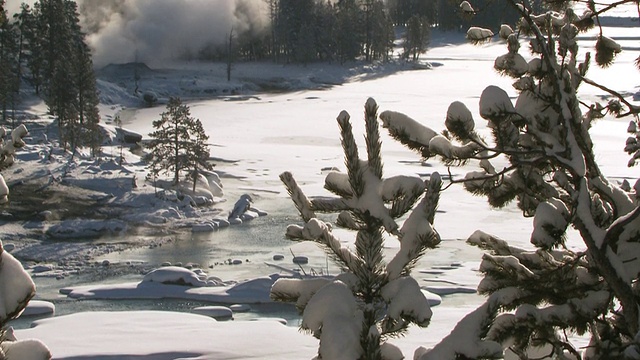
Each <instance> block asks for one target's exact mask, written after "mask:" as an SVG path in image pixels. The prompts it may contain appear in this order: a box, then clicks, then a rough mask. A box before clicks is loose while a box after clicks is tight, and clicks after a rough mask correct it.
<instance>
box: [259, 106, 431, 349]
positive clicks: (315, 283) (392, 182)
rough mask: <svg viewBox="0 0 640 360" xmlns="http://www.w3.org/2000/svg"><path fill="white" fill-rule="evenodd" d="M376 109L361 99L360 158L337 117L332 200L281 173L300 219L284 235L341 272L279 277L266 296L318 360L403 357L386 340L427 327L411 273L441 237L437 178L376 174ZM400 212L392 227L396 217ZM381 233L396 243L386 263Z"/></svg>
mask: <svg viewBox="0 0 640 360" xmlns="http://www.w3.org/2000/svg"><path fill="white" fill-rule="evenodd" d="M377 111H378V106H377V104H376V102H375V101H374V100H373V99H369V100H367V102H366V105H365V122H366V136H365V140H366V147H367V160H361V159H360V157H359V154H358V147H357V145H356V141H355V139H354V136H353V132H352V127H351V123H350V120H349V114H348V113H347V112H346V111H343V112H341V113H340V115H339V116H338V125H339V126H340V132H341V137H342V147H343V149H344V153H345V165H346V168H347V172H346V173H341V172H332V173H330V174H328V175H327V177H326V180H325V188H326V189H327V190H329V191H330V192H332V193H333V194H335V195H337V197H319V198H312V199H309V198H308V197H307V196H306V195H305V194H304V192H303V191H302V189H301V188H300V187H299V186H298V185H297V183H296V181H295V179H294V178H293V175H292V174H291V173H289V172H285V173H283V174H282V175H281V176H280V178H281V180H282V181H283V182H284V184H285V186H286V187H287V190H288V191H289V194H290V195H291V198H292V200H293V202H294V203H295V206H296V208H297V209H298V211H299V212H300V215H301V217H302V219H303V220H304V225H303V226H299V225H290V226H289V227H288V228H287V232H286V236H287V238H289V239H292V240H296V241H315V242H317V243H318V244H320V245H321V246H322V247H324V248H325V249H326V251H327V253H328V254H329V256H330V257H331V258H332V259H333V260H335V262H336V263H337V264H339V266H340V268H341V269H342V271H343V272H342V273H341V274H340V275H338V276H336V277H335V278H323V277H312V278H303V279H279V280H278V281H276V283H275V284H274V285H273V288H272V289H271V297H272V298H273V299H275V300H280V301H290V302H295V303H296V306H297V307H298V309H299V310H300V311H301V312H302V315H303V320H302V329H304V330H307V331H309V332H311V333H313V335H314V336H315V337H317V338H319V339H320V347H319V358H320V359H332V360H336V359H349V360H353V359H402V358H403V356H402V354H401V353H400V351H399V349H397V348H396V347H395V346H393V345H392V344H391V343H389V342H388V341H387V340H388V339H389V338H392V337H394V336H398V335H401V334H402V333H403V331H405V330H406V329H407V327H408V326H409V325H410V324H412V323H414V324H417V325H418V326H426V325H427V324H428V323H429V320H430V318H431V310H430V307H429V304H428V302H427V299H426V298H425V296H424V295H423V293H422V292H421V290H420V286H419V285H418V283H417V282H416V280H415V279H413V278H412V277H411V276H410V272H411V269H412V267H413V266H414V265H415V263H416V261H417V260H418V259H419V258H420V256H421V255H422V254H423V253H424V251H426V250H427V249H429V248H433V247H435V246H436V245H437V244H438V243H439V242H440V237H439V235H438V233H437V232H436V231H435V230H434V228H433V227H432V225H433V221H434V215H435V210H436V206H437V203H438V199H439V195H440V186H441V179H440V176H439V175H438V174H437V173H433V174H432V175H431V177H430V179H429V180H428V181H426V182H425V181H423V180H421V179H420V178H419V177H410V176H396V177H390V178H384V177H383V164H382V157H381V141H380V137H379V130H378V127H379V125H378V121H377ZM420 197H422V200H420ZM418 200H420V201H419V202H418ZM416 203H417V204H416ZM316 213H338V216H337V220H336V224H337V226H339V227H343V228H346V229H349V230H353V231H356V237H355V248H350V247H345V246H343V245H342V244H341V242H340V241H339V240H338V239H337V238H336V237H335V236H334V235H333V233H332V226H331V225H330V224H328V223H325V222H324V221H322V220H320V219H318V218H317V216H316ZM407 213H409V215H408V217H407V218H406V220H405V221H404V223H403V224H402V226H399V225H398V223H397V222H396V220H397V219H398V218H400V217H402V216H404V215H406V214H407ZM385 232H386V233H387V234H389V235H390V236H392V237H395V238H397V239H398V240H399V241H400V250H399V251H398V253H397V254H395V256H393V257H392V258H391V259H388V261H387V262H385V258H384V255H383V243H384V241H385V240H384V233H385Z"/></svg>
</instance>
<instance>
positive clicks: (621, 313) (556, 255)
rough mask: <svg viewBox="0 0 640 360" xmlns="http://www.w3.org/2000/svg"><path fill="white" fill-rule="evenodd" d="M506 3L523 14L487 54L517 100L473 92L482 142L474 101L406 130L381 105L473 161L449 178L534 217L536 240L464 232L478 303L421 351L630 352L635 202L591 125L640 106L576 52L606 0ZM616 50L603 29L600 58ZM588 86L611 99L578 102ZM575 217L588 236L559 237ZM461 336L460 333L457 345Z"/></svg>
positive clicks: (448, 158) (407, 137) (419, 144)
mask: <svg viewBox="0 0 640 360" xmlns="http://www.w3.org/2000/svg"><path fill="white" fill-rule="evenodd" d="M507 3H508V4H510V5H511V6H512V7H513V9H516V10H517V11H519V13H520V15H521V17H522V19H521V21H520V26H519V28H518V31H517V32H509V31H501V36H503V37H504V38H505V39H506V45H507V52H506V53H505V54H504V55H501V56H499V57H497V58H496V61H495V69H496V70H497V71H498V72H500V73H501V74H504V75H506V76H510V77H512V78H513V79H514V80H515V82H514V85H513V86H514V89H515V90H516V91H517V92H518V98H517V101H516V103H515V105H514V104H513V103H512V101H511V99H510V97H509V96H508V94H507V93H506V92H505V91H504V90H503V89H501V88H499V87H496V86H489V87H487V88H486V89H485V90H484V91H483V92H482V94H481V96H480V104H479V109H480V116H482V117H483V118H484V119H485V120H487V121H488V122H489V125H488V128H489V129H490V130H491V141H490V142H489V141H486V140H485V139H483V138H482V137H481V136H480V135H479V134H478V133H477V132H476V131H475V122H474V119H473V116H472V113H471V111H470V110H469V109H467V108H466V106H465V105H464V104H462V103H461V102H454V103H452V104H451V105H450V107H449V109H448V111H447V115H446V120H445V126H446V128H447V131H446V132H445V134H443V135H437V134H433V137H431V139H430V140H428V141H420V140H419V139H418V140H417V139H415V138H412V137H411V134H409V133H408V132H407V131H406V130H405V129H406V128H407V120H406V119H407V118H408V117H406V116H399V115H398V114H397V113H392V112H388V113H383V114H381V118H382V119H383V123H384V124H385V126H386V127H388V129H389V132H390V134H391V135H392V136H393V137H395V138H397V139H398V140H400V141H402V142H403V143H404V144H406V145H407V146H409V147H410V148H413V149H415V150H418V151H420V153H421V154H423V155H430V154H431V155H434V154H435V155H438V156H440V157H441V158H442V159H443V160H444V161H445V162H446V163H448V164H450V165H454V164H460V163H464V162H466V161H469V160H477V161H478V162H479V166H480V169H479V170H478V171H472V172H469V173H468V174H467V175H466V177H465V178H464V179H461V180H452V182H453V183H463V185H464V187H465V189H466V190H468V191H470V192H472V193H474V194H477V195H480V196H484V197H486V198H487V199H488V201H489V204H490V205H492V206H494V207H502V206H504V205H505V204H507V203H509V202H511V201H516V202H517V206H518V207H519V208H520V209H521V210H522V213H523V215H524V216H529V217H533V231H532V233H531V237H530V241H531V243H532V244H533V245H534V246H535V250H527V249H522V248H517V247H514V246H511V245H510V244H509V243H508V242H507V241H504V240H501V239H498V238H496V237H494V236H491V235H489V234H487V233H484V232H481V231H478V232H476V233H474V234H473V235H471V236H470V237H469V239H468V242H469V243H470V244H472V245H475V246H479V247H480V248H482V249H484V250H486V251H487V254H485V255H484V256H483V260H482V264H481V265H480V270H481V272H482V273H483V274H484V278H483V280H482V281H481V282H480V285H479V287H478V292H479V293H480V294H484V295H487V301H486V302H485V303H484V304H483V305H481V306H480V307H479V308H478V309H477V310H475V311H473V312H472V313H471V314H469V315H468V316H466V317H465V318H464V319H463V320H462V321H461V322H460V323H459V324H458V325H457V326H456V327H455V328H454V330H453V331H452V333H451V334H450V335H449V336H447V337H446V338H444V339H443V340H442V342H441V343H439V344H438V345H436V346H435V347H434V348H432V349H430V350H425V349H422V350H421V351H420V352H419V353H418V354H417V356H416V358H419V359H421V360H427V359H459V358H464V359H480V358H482V359H486V358H502V356H503V349H505V348H508V351H509V352H512V353H514V354H515V356H517V357H518V358H520V359H530V358H539V355H535V354H533V351H534V349H535V348H538V350H540V348H543V351H544V356H545V358H554V359H555V358H557V359H565V358H572V359H582V358H584V359H587V358H588V359H623V358H624V359H626V358H633V359H637V358H638V354H640V343H639V342H638V339H639V335H640V332H639V330H640V329H639V325H640V323H639V320H640V315H639V312H638V309H639V305H640V292H639V288H638V283H639V282H638V279H639V275H640V261H639V259H640V248H639V247H638V232H639V231H640V230H639V229H640V216H639V215H640V206H638V201H637V199H636V198H634V196H632V194H630V193H628V192H626V191H625V190H624V189H622V188H621V187H620V186H618V185H617V184H616V183H613V182H611V181H609V180H608V179H607V177H606V176H605V175H604V174H603V172H602V171H601V168H600V167H599V165H598V162H597V158H596V156H595V154H594V152H593V141H592V138H591V135H590V133H589V130H590V128H591V124H592V122H593V121H595V120H597V119H599V118H601V117H603V116H605V115H606V114H607V113H608V114H613V115H614V116H624V115H633V116H635V117H636V119H635V120H634V124H635V123H637V121H638V120H637V114H638V112H640V110H639V109H638V107H637V106H634V105H633V104H630V103H629V102H628V101H627V100H625V99H624V97H623V96H621V95H620V94H618V93H617V92H615V91H613V90H609V89H608V88H607V87H606V86H604V85H602V84H597V83H595V82H593V81H591V80H589V78H588V76H587V74H588V69H589V66H590V65H591V59H592V54H591V52H586V53H584V54H579V52H578V43H577V35H578V34H579V33H580V31H583V30H586V29H587V28H589V26H592V25H593V24H594V23H596V22H598V21H599V20H598V19H599V17H600V16H601V15H602V13H603V12H606V11H607V10H608V9H610V8H607V7H604V6H603V7H602V8H599V9H597V8H596V4H595V3H593V2H592V3H590V9H589V11H587V12H585V13H584V14H583V15H581V16H577V15H576V14H575V13H574V12H573V10H572V9H571V8H567V9H566V10H564V11H563V12H562V13H555V12H547V13H543V14H537V13H535V12H534V9H533V8H532V7H530V5H529V3H528V2H524V3H521V2H518V1H513V0H507ZM623 3H624V1H623ZM629 3H631V1H629ZM523 5H524V6H523ZM505 29H506V28H505ZM467 36H468V37H469V38H470V39H472V40H473V41H476V42H478V41H482V40H484V38H485V37H487V36H492V35H491V31H489V30H488V29H477V28H476V29H470V30H469V31H468V33H467ZM523 40H524V41H528V42H529V49H530V51H531V53H532V57H533V58H532V59H531V60H530V61H526V60H525V59H524V57H523V56H522V55H521V48H520V41H523ZM620 51H621V48H620V46H619V45H618V44H617V43H616V42H615V41H613V40H612V39H610V38H607V37H605V36H604V35H602V34H601V35H600V36H598V38H597V44H596V53H595V55H594V58H595V59H596V62H597V63H598V64H599V65H601V66H606V65H608V64H610V63H611V62H612V61H613V59H614V57H615V55H616V54H617V53H618V52H620ZM589 85H595V86H597V87H599V88H600V89H603V90H604V91H606V92H608V93H609V94H611V96H612V97H613V98H614V99H612V101H611V102H610V103H609V104H608V105H607V106H602V105H600V104H590V103H588V102H586V101H584V100H581V99H580V98H579V95H578V94H579V89H580V88H581V87H582V86H589ZM581 107H583V108H584V109H585V111H584V112H583V109H582V108H581ZM498 156H502V157H503V159H506V160H507V161H508V164H507V166H505V167H504V168H502V169H498V168H496V167H495V166H494V164H493V163H492V160H493V159H495V158H496V157H498ZM570 226H571V227H573V228H575V229H576V230H577V231H578V233H579V235H580V237H581V238H582V240H583V248H581V249H568V248H567V246H566V244H565V237H566V232H567V229H568V228H569V227H570ZM572 333H577V334H586V335H588V336H589V337H590V344H589V346H588V347H587V348H586V349H584V351H582V349H580V348H578V347H577V346H576V345H575V344H573V343H572V341H571V339H570V335H571V334H572ZM460 339H464V341H465V344H467V345H466V346H457V345H456V344H459V342H460Z"/></svg>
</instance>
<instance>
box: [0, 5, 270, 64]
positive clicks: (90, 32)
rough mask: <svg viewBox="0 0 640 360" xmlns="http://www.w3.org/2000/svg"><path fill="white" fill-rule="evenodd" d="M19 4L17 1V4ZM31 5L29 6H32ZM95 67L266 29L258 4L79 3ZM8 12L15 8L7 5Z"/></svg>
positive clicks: (172, 55)
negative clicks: (232, 33) (231, 34)
mask: <svg viewBox="0 0 640 360" xmlns="http://www.w3.org/2000/svg"><path fill="white" fill-rule="evenodd" d="M16 2H17V1H16ZM33 2H34V1H33V0H32V1H28V3H30V4H33ZM77 3H78V10H79V12H80V20H81V22H82V27H83V30H84V31H85V32H86V33H87V42H88V43H89V45H90V46H91V48H92V49H93V59H94V64H95V65H96V67H100V66H103V65H106V64H110V63H125V62H131V61H134V60H137V61H142V62H150V63H156V64H157V63H158V62H162V61H166V60H172V59H176V58H179V57H182V56H184V55H185V54H193V55H197V54H198V53H199V52H200V51H201V50H202V49H205V48H207V47H212V46H217V45H221V44H224V43H225V41H226V39H227V38H228V35H229V32H230V31H231V29H233V32H234V33H235V34H242V33H245V32H253V33H257V32H260V31H264V29H265V28H266V26H267V23H268V17H267V8H266V4H265V2H264V1H262V0H126V1H125V0H79V1H77ZM7 10H8V11H9V14H10V16H11V14H13V13H14V12H16V11H18V10H19V9H18V8H13V7H11V6H9V7H8V8H7Z"/></svg>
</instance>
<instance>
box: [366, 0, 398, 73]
mask: <svg viewBox="0 0 640 360" xmlns="http://www.w3.org/2000/svg"><path fill="white" fill-rule="evenodd" d="M394 40H395V31H394V27H393V22H392V20H391V17H390V16H389V15H388V14H387V12H386V10H385V8H384V4H383V2H382V1H376V2H374V3H373V4H372V11H371V46H370V55H369V58H370V59H371V60H380V59H382V60H384V61H387V60H389V54H390V53H391V52H392V51H393V41H394Z"/></svg>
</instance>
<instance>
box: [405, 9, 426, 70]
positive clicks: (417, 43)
mask: <svg viewBox="0 0 640 360" xmlns="http://www.w3.org/2000/svg"><path fill="white" fill-rule="evenodd" d="M429 33H430V31H429V24H428V23H427V21H426V19H425V18H423V17H420V16H418V15H413V16H412V17H411V18H409V21H408V22H407V29H406V32H405V36H404V52H403V54H402V57H403V58H405V59H411V60H412V61H418V59H419V58H420V54H422V53H424V52H425V51H427V45H428V44H429Z"/></svg>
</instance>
